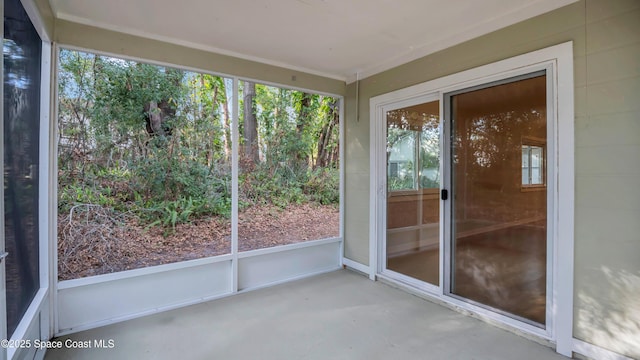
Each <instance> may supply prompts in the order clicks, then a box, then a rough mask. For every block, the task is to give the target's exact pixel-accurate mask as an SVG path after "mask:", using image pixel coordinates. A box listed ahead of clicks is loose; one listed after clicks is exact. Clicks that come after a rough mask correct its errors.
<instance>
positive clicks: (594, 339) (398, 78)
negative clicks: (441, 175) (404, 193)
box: [345, 0, 640, 358]
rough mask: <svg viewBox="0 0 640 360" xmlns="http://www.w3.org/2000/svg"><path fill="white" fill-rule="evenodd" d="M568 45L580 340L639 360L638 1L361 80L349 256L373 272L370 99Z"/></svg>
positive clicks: (351, 161)
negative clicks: (571, 63)
mask: <svg viewBox="0 0 640 360" xmlns="http://www.w3.org/2000/svg"><path fill="white" fill-rule="evenodd" d="M570 40H572V41H573V42H574V76H575V116H576V119H575V144H576V148H575V155H576V162H575V175H576V187H575V189H576V192H575V196H576V201H575V287H574V290H575V291H574V292H575V311H574V315H575V322H574V337H576V338H578V339H581V340H584V341H587V342H589V343H593V344H596V345H598V346H601V347H604V348H606V349H610V350H613V351H616V352H618V353H621V354H624V355H627V356H632V357H635V358H640V186H639V185H640V1H637V0H583V1H579V2H577V3H574V4H572V5H569V6H566V7H563V8H561V9H558V10H556V11H553V12H551V13H547V14H544V15H541V16H538V17H536V18H533V19H530V20H527V21H524V22H521V23H519V24H516V25H513V26H510V27H508V28H505V29H502V30H499V31H496V32H493V33H491V34H488V35H485V36H482V37H479V38H477V39H474V40H471V41H468V42H465V43H463V44H460V45H458V46H454V47H452V48H449V49H446V50H443V51H440V52H437V53H435V54H432V55H429V56H426V57H424V58H421V59H418V60H415V61H413V62H410V63H407V64H404V65H402V66H399V67H396V68H394V69H391V70H388V71H385V72H383V73H381V74H378V75H375V76H372V77H369V78H366V79H364V80H361V81H360V85H359V89H358V92H359V99H358V104H359V106H358V109H359V119H356V117H355V113H356V111H355V104H356V99H355V94H356V91H355V90H356V86H355V84H349V85H348V86H347V98H346V119H345V126H346V128H345V134H346V174H345V177H346V204H345V206H346V222H345V223H346V229H345V256H346V257H347V258H349V259H351V260H355V261H358V262H360V263H363V264H368V259H369V233H368V227H369V221H368V209H369V150H370V149H369V115H370V114H369V99H370V98H371V97H373V96H377V95H380V94H384V93H387V92H390V91H394V90H398V89H401V88H405V87H407V86H410V85H414V84H418V83H422V82H425V81H429V80H432V79H436V78H439V77H442V76H445V75H449V74H452V73H456V72H460V71H463V70H466V69H470V68H473V67H476V66H480V65H484V64H487V63H491V62H494V61H498V60H502V59H505V58H508V57H511V56H515V55H519V54H523V53H526V52H529V51H534V50H537V49H540V48H544V47H547V46H551V45H555V44H559V43H562V42H565V41H570ZM560 166H562V164H560ZM560 226H562V224H560ZM560 241H562V239H560ZM560 271H562V269H560Z"/></svg>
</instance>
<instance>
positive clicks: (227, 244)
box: [58, 204, 340, 280]
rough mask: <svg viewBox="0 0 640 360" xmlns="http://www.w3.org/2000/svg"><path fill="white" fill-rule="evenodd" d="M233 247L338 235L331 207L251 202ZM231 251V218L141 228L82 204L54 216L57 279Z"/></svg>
mask: <svg viewBox="0 0 640 360" xmlns="http://www.w3.org/2000/svg"><path fill="white" fill-rule="evenodd" d="M238 221H239V223H238V250H239V251H248V250H255V249H262V248H267V247H273V246H278V245H285V244H292V243H298V242H303V241H309V240H317V239H324V238H330V237H335V236H338V235H339V228H340V219H339V211H338V208H337V207H336V206H331V205H329V206H321V205H315V204H301V205H290V206H288V207H287V208H286V209H279V208H276V207H273V206H252V207H249V208H246V209H244V210H243V211H241V212H240V214H239V216H238ZM230 252H231V221H230V219H224V218H210V219H199V220H194V221H193V222H191V223H188V224H178V225H176V227H175V230H172V229H165V228H161V227H157V226H156V227H152V228H145V226H143V225H141V224H139V223H138V221H137V219H136V218H135V217H133V216H128V215H126V214H114V213H113V212H112V211H110V210H108V209H104V208H101V207H97V206H91V205H88V206H82V207H80V208H77V209H76V211H75V212H74V213H73V214H72V215H71V216H70V215H69V214H67V215H60V216H59V217H58V278H59V279H60V280H68V279H76V278H81V277H87V276H93V275H100V274H107V273H113V272H118V271H123V270H130V269H137V268H143V267H147V266H154V265H161V264H168V263H173V262H178V261H185V260H193V259H200V258H205V257H210V256H216V255H223V254H228V253H230Z"/></svg>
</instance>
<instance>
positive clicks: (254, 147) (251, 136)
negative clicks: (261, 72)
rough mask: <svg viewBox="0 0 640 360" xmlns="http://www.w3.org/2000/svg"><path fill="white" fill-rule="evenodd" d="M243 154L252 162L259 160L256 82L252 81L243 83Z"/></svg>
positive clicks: (255, 162)
mask: <svg viewBox="0 0 640 360" xmlns="http://www.w3.org/2000/svg"><path fill="white" fill-rule="evenodd" d="M243 89H244V91H243V92H244V124H243V137H244V156H245V158H246V159H250V160H252V161H253V163H254V164H257V163H259V162H260V153H259V151H258V123H257V120H256V103H255V97H256V84H255V83H252V82H249V81H247V82H245V83H244V88H243Z"/></svg>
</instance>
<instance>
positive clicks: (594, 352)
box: [573, 338, 633, 360]
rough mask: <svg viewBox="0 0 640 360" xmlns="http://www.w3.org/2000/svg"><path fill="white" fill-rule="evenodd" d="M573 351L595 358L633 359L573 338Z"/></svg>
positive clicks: (601, 359) (611, 359) (605, 359)
mask: <svg viewBox="0 0 640 360" xmlns="http://www.w3.org/2000/svg"><path fill="white" fill-rule="evenodd" d="M573 352H575V353H578V354H580V355H584V356H586V357H589V358H592V359H597V360H633V359H632V358H629V357H626V356H624V355H620V354H618V353H616V352H613V351H611V350H607V349H605V348H602V347H600V346H598V345H594V344H590V343H588V342H585V341H582V340H578V339H576V338H573Z"/></svg>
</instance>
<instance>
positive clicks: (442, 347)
mask: <svg viewBox="0 0 640 360" xmlns="http://www.w3.org/2000/svg"><path fill="white" fill-rule="evenodd" d="M67 339H72V340H77V341H85V340H90V341H93V340H95V339H104V340H110V339H112V340H113V344H114V347H113V348H112V349H95V348H92V349H62V350H57V349H56V350H49V351H48V352H47V354H46V357H45V359H48V360H53V359H65V360H67V359H183V360H185V359H394V360H395V359H447V360H450V359H465V360H467V359H477V360H481V359H519V360H525V359H532V360H533V359H535V360H545V359H566V358H564V357H562V356H560V355H558V354H556V353H555V352H554V351H553V350H552V349H550V348H548V347H545V346H543V345H539V344H537V343H534V342H532V341H529V340H527V339H525V338H522V337H519V336H517V335H514V334H511V333H509V332H507V331H504V330H501V329H498V328H496V327H494V326H491V325H488V324H486V323H484V322H482V321H480V320H477V319H474V318H471V317H468V316H464V315H461V314H459V313H457V312H454V311H452V310H450V309H448V308H445V307H443V306H440V305H437V304H434V303H431V302H429V301H426V300H423V299H421V298H418V297H416V296H413V295H410V294H408V293H406V292H404V291H401V290H398V289H395V288H392V287H390V286H388V285H385V284H383V283H380V282H372V281H369V280H368V279H367V278H365V277H364V276H361V275H359V274H356V273H353V272H351V271H348V270H340V271H335V272H332V273H328V274H324V275H319V276H315V277H312V278H308V279H303V280H299V281H295V282H290V283H287V284H283V285H278V286H274V287H270V288H266V289H261V290H256V291H251V292H247V293H243V294H238V295H235V296H230V297H227V298H224V299H220V300H216V301H211V302H207V303H203V304H199V305H194V306H189V307H186V308H181V309H177V310H173V311H169V312H164V313H160V314H156V315H151V316H147V317H144V318H139V319H135V320H130V321H127V322H122V323H118V324H113V325H110V326H105V327H102V328H98V329H94V330H89V331H84V332H80V333H77V334H72V335H70V336H68V337H62V338H59V339H57V340H62V341H65V340H67Z"/></svg>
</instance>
